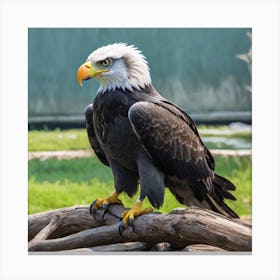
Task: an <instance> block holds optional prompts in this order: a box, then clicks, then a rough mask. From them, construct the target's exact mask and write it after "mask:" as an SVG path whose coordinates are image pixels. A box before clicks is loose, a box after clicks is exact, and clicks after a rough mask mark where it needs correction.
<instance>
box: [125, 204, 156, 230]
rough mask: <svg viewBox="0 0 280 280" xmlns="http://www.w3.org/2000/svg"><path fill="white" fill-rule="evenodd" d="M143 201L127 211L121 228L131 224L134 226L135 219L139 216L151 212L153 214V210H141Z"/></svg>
mask: <svg viewBox="0 0 280 280" xmlns="http://www.w3.org/2000/svg"><path fill="white" fill-rule="evenodd" d="M142 203H143V202H142V201H141V200H138V201H137V202H136V203H135V204H134V206H133V207H132V208H130V209H129V210H126V211H124V212H123V213H122V222H121V226H122V227H127V226H128V225H129V224H132V223H133V221H134V218H135V217H137V216H140V215H142V214H146V213H149V212H153V208H150V207H149V208H145V209H141V207H142Z"/></svg>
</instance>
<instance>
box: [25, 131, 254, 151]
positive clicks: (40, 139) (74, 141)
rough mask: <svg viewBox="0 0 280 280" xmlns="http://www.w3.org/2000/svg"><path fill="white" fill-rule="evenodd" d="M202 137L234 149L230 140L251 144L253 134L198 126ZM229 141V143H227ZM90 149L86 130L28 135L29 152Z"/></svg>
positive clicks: (213, 146) (31, 132)
mask: <svg viewBox="0 0 280 280" xmlns="http://www.w3.org/2000/svg"><path fill="white" fill-rule="evenodd" d="M198 129H199V132H200V136H201V137H202V139H205V140H206V141H205V142H206V145H207V147H208V148H209V149H216V148H218V149H221V148H225V149H234V148H235V147H233V145H231V144H230V142H231V141H230V140H231V139H234V140H235V141H241V142H244V141H245V142H248V143H249V144H250V143H251V132H247V131H242V132H240V131H233V132H232V133H231V134H229V133H227V132H228V129H227V127H225V126H219V127H218V128H217V127H216V128H215V131H216V130H218V131H219V135H218V136H217V135H215V134H214V133H213V132H211V130H212V129H213V127H212V126H198ZM211 137H212V139H213V137H215V138H217V137H218V138H223V139H224V141H223V142H222V141H220V143H218V142H215V141H214V142H213V141H209V142H208V143H207V139H209V138H211ZM227 139H228V141H227ZM88 148H90V146H89V143H88V138H87V134H86V130H85V129H69V130H59V129H56V130H32V131H29V133H28V149H29V151H30V152H31V151H58V150H80V149H88Z"/></svg>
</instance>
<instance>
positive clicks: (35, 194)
mask: <svg viewBox="0 0 280 280" xmlns="http://www.w3.org/2000/svg"><path fill="white" fill-rule="evenodd" d="M28 137H29V151H39V150H71V149H72V150H73V149H87V148H89V145H88V140H87V137H86V132H85V130H84V129H82V130H79V129H75V130H65V131H60V130H56V131H31V132H29V136H28ZM246 137H247V136H246ZM216 166H217V167H216V171H217V173H218V174H220V175H223V176H225V177H227V178H228V179H230V180H232V181H233V182H234V184H235V185H236V186H237V190H236V191H235V192H234V195H235V196H236V198H237V201H235V202H228V205H229V206H230V207H232V208H233V209H234V210H235V211H236V212H237V213H238V214H239V215H242V216H244V215H246V216H250V215H251V203H252V201H251V173H252V170H251V157H241V158H238V157H222V156H218V157H216ZM28 184H29V186H28V213H29V214H31V213H36V212H41V211H46V210H51V209H55V208H60V207H66V206H73V205H81V204H90V203H91V202H92V200H94V199H95V198H98V197H106V196H107V195H108V194H110V193H111V192H112V191H113V189H114V188H113V177H112V174H111V170H110V169H109V168H108V167H106V166H104V165H102V164H101V163H100V162H99V160H98V159H97V158H96V157H95V156H93V157H92V158H84V159H74V160H55V159H50V160H45V161H39V160H30V161H29V169H28ZM136 198H137V195H136V196H135V197H134V198H132V199H131V198H129V197H128V196H127V195H125V194H121V199H122V201H123V203H124V204H125V206H127V207H130V206H132V205H133V204H134V202H135V200H136ZM144 206H145V207H148V206H150V205H149V202H148V200H146V201H145V204H144ZM180 206H181V205H180V204H179V203H178V202H177V201H176V199H175V198H174V197H173V195H171V193H170V192H169V190H168V189H166V195H165V201H164V206H163V207H162V208H161V209H160V211H161V212H168V211H170V210H172V209H174V208H176V207H180Z"/></svg>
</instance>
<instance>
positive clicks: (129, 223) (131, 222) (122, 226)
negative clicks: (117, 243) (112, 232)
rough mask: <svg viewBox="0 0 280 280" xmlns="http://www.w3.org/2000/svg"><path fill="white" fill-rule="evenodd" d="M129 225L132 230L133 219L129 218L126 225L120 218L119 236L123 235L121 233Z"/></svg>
mask: <svg viewBox="0 0 280 280" xmlns="http://www.w3.org/2000/svg"><path fill="white" fill-rule="evenodd" d="M129 226H131V227H132V231H133V232H134V231H135V230H134V219H132V218H131V219H130V220H129V222H128V225H127V226H126V225H125V223H124V221H123V219H120V223H119V234H120V236H121V237H124V236H123V235H122V233H123V232H124V230H125V229H127V228H128V227H129Z"/></svg>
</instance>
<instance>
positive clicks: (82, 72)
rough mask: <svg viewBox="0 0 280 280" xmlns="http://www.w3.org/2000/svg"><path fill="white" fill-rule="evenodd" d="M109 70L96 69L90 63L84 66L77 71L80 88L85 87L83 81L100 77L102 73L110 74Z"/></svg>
mask: <svg viewBox="0 0 280 280" xmlns="http://www.w3.org/2000/svg"><path fill="white" fill-rule="evenodd" d="M108 71H109V69H101V70H98V69H95V68H94V67H93V66H92V64H91V62H90V61H87V62H85V63H84V64H82V65H81V66H80V67H79V69H78V71H77V81H78V83H79V85H80V86H83V81H84V80H88V79H91V78H93V77H95V76H98V75H100V74H101V73H104V72H108Z"/></svg>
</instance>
